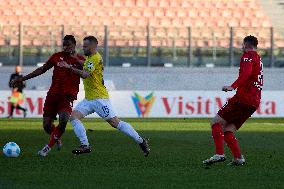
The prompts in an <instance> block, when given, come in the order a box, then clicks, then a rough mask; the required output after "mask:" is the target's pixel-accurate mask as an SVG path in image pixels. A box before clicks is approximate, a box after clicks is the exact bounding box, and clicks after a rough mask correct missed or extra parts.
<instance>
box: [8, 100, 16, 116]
mask: <svg viewBox="0 0 284 189" xmlns="http://www.w3.org/2000/svg"><path fill="white" fill-rule="evenodd" d="M14 109H15V104H14V103H11V102H10V112H9V116H8V118H12V117H13V114H14Z"/></svg>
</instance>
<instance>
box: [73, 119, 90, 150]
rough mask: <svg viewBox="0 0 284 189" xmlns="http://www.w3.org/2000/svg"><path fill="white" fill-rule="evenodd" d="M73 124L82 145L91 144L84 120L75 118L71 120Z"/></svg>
mask: <svg viewBox="0 0 284 189" xmlns="http://www.w3.org/2000/svg"><path fill="white" fill-rule="evenodd" d="M71 125H72V126H73V130H74V133H75V134H76V136H77V138H79V140H80V142H81V145H87V146H89V141H88V137H87V134H86V129H85V127H84V126H83V124H82V122H81V121H80V120H78V119H74V120H73V121H71Z"/></svg>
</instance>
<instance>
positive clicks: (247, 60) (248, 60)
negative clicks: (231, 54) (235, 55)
mask: <svg viewBox="0 0 284 189" xmlns="http://www.w3.org/2000/svg"><path fill="white" fill-rule="evenodd" d="M251 61H252V59H251V58H244V62H251Z"/></svg>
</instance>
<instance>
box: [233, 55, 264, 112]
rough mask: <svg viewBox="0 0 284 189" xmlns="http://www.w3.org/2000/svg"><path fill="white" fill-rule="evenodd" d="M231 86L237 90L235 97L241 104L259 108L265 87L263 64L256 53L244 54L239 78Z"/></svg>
mask: <svg viewBox="0 0 284 189" xmlns="http://www.w3.org/2000/svg"><path fill="white" fill-rule="evenodd" d="M231 86H232V87H233V88H234V89H237V92H236V95H235V96H234V97H235V98H236V99H237V100H238V101H239V102H241V103H244V104H248V105H251V106H254V107H255V108H258V106H259V104H260V99H261V90H262V86H263V64H262V62H261V58H260V56H259V55H258V54H257V52H256V51H254V50H250V51H247V52H244V54H243V56H242V58H241V62H240V69H239V77H238V79H237V80H236V81H235V82H234V83H233V84H232V85H231Z"/></svg>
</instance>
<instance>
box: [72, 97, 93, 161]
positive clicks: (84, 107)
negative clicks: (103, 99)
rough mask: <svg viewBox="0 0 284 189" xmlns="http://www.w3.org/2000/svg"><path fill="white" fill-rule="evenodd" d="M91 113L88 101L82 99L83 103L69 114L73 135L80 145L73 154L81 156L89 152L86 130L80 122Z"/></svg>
mask: <svg viewBox="0 0 284 189" xmlns="http://www.w3.org/2000/svg"><path fill="white" fill-rule="evenodd" d="M91 113H93V110H92V108H91V104H90V101H87V100H86V99H84V100H83V101H81V102H79V103H78V105H77V106H76V107H75V109H74V110H73V112H72V113H71V117H70V122H71V125H72V127H73V130H74V133H75V135H76V136H77V138H78V139H79V140H80V143H81V145H80V146H79V148H76V149H74V150H73V151H72V153H73V154H77V155H79V154H82V153H89V152H91V148H90V145H89V141H88V137H87V134H86V129H85V127H84V125H83V124H82V122H81V121H80V120H81V119H82V118H84V117H85V116H87V115H89V114H91Z"/></svg>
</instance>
